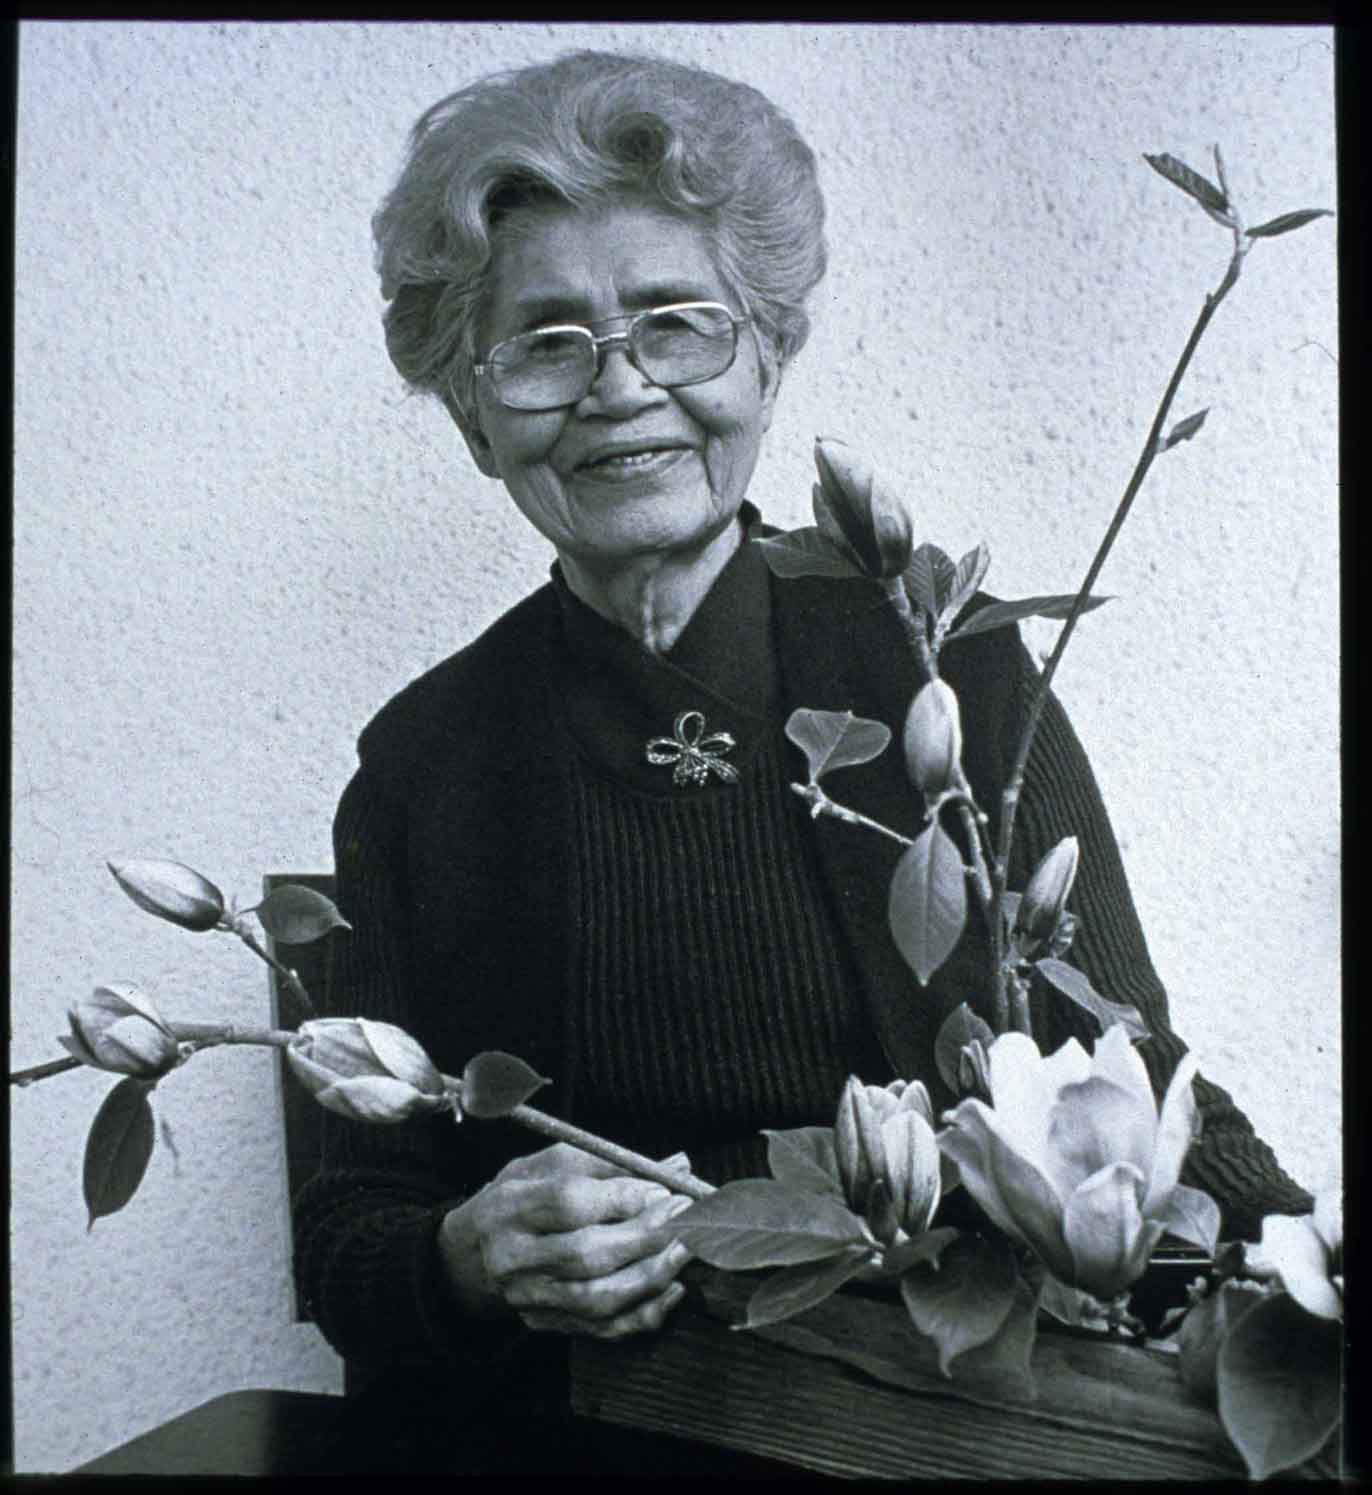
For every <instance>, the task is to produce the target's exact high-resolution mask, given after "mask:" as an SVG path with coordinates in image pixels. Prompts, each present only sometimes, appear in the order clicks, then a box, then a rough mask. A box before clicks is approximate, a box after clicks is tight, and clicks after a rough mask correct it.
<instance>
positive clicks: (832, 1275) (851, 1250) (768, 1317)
mask: <svg viewBox="0 0 1372 1495" xmlns="http://www.w3.org/2000/svg"><path fill="white" fill-rule="evenodd" d="M874 1258H875V1253H874V1252H873V1251H872V1250H871V1249H870V1248H869V1249H867V1250H863V1249H861V1248H859V1247H857V1246H849V1247H845V1248H844V1250H843V1251H842V1252H841V1253H840V1254H839V1255H837V1256H834V1257H831V1258H830V1259H829V1260H828V1261H805V1262H800V1263H798V1264H797V1265H796V1266H793V1267H783V1268H782V1269H781V1270H780V1271H779V1272H774V1273H773V1274H772V1275H771V1276H770V1277H768V1279H767V1280H766V1282H764V1283H763V1284H762V1285H761V1286H760V1287H759V1288H758V1290H757V1291H756V1292H755V1293H754V1294H753V1296H752V1297H751V1298H749V1299H748V1317H747V1319H746V1320H745V1321H744V1322H743V1323H741V1324H735V1325H734V1328H735V1329H758V1328H761V1327H762V1325H764V1324H779V1323H780V1322H781V1321H782V1320H783V1319H789V1318H794V1317H795V1316H796V1314H798V1313H804V1312H805V1310H806V1309H807V1308H813V1307H814V1306H815V1304H816V1303H822V1302H823V1301H824V1300H825V1298H828V1297H831V1296H832V1295H833V1294H834V1293H836V1292H837V1291H838V1290H839V1288H841V1287H842V1286H843V1284H844V1283H845V1282H848V1281H850V1280H851V1279H852V1278H854V1277H856V1276H857V1274H858V1273H859V1272H860V1271H862V1269H863V1268H864V1267H865V1266H868V1265H869V1264H870V1263H871V1262H872V1261H873V1260H874Z"/></svg>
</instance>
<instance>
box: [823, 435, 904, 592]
mask: <svg viewBox="0 0 1372 1495" xmlns="http://www.w3.org/2000/svg"><path fill="white" fill-rule="evenodd" d="M815 466H816V468H817V469H818V470H819V482H818V483H817V484H816V485H815V489H814V506H815V521H816V523H817V524H818V525H819V527H820V530H821V531H822V532H823V533H824V534H825V535H827V536H828V537H829V539H831V540H834V541H836V542H837V543H838V544H839V545H841V546H843V547H844V548H845V549H846V550H848V551H849V552H850V553H851V554H852V555H853V557H854V559H855V560H856V561H857V563H858V565H859V566H861V568H862V570H863V571H864V572H865V573H866V575H868V576H870V577H872V578H873V579H874V580H877V581H880V580H883V579H885V578H889V577H893V576H899V575H900V573H901V572H902V571H904V570H905V568H906V567H907V566H908V565H909V564H910V555H911V551H912V549H913V546H914V531H913V528H912V526H911V523H910V513H909V510H908V509H907V508H906V507H905V505H904V504H903V503H902V502H901V501H900V500H899V499H898V498H897V497H896V496H895V494H893V493H892V492H891V491H890V489H889V488H888V487H887V486H886V485H885V484H884V483H882V482H879V481H878V480H877V478H876V476H875V474H874V473H873V472H872V469H871V468H870V467H868V466H867V464H866V463H865V462H864V461H862V459H861V458H860V457H858V456H856V455H855V454H854V453H853V451H852V450H851V449H850V448H849V447H848V446H846V445H845V444H844V443H843V442H841V441H831V440H830V441H826V440H824V439H823V438H821V439H819V440H817V441H816V442H815Z"/></svg>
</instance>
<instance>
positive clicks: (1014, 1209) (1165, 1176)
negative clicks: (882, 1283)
mask: <svg viewBox="0 0 1372 1495" xmlns="http://www.w3.org/2000/svg"><path fill="white" fill-rule="evenodd" d="M988 1060H989V1069H990V1077H989V1078H990V1090H991V1101H992V1104H991V1105H989V1106H988V1105H986V1104H984V1103H983V1102H982V1101H980V1100H975V1099H973V1100H964V1101H963V1102H962V1103H961V1104H960V1105H958V1106H957V1108H956V1109H955V1110H953V1111H950V1112H948V1113H947V1114H946V1116H945V1118H944V1119H945V1120H946V1121H948V1122H949V1123H950V1125H949V1128H948V1129H947V1130H946V1131H944V1132H941V1133H940V1134H939V1146H940V1147H941V1148H942V1149H943V1151H944V1152H945V1153H946V1154H947V1155H948V1156H949V1157H951V1158H952V1159H953V1160H954V1161H955V1162H956V1163H957V1165H958V1171H959V1173H960V1174H961V1177H962V1182H963V1183H964V1184H965V1185H966V1187H967V1188H968V1189H969V1190H970V1191H971V1193H972V1195H973V1197H974V1198H975V1199H976V1200H977V1202H978V1203H979V1204H980V1205H981V1207H982V1208H983V1209H984V1210H985V1211H986V1214H987V1215H988V1216H989V1217H990V1219H991V1221H992V1222H993V1223H994V1224H995V1225H997V1226H999V1227H1000V1229H1002V1230H1003V1231H1005V1232H1006V1234H1007V1235H1010V1236H1012V1237H1014V1238H1015V1239H1016V1240H1018V1241H1021V1242H1023V1244H1024V1245H1026V1246H1028V1247H1029V1248H1030V1250H1032V1251H1033V1252H1034V1253H1035V1255H1037V1256H1038V1257H1039V1259H1040V1260H1041V1261H1042V1262H1043V1264H1044V1265H1045V1266H1046V1267H1047V1268H1048V1270H1049V1271H1050V1272H1051V1273H1052V1274H1053V1275H1054V1276H1055V1277H1056V1278H1058V1280H1059V1281H1061V1282H1064V1283H1067V1284H1069V1285H1071V1286H1074V1287H1077V1288H1080V1289H1082V1290H1083V1291H1085V1292H1087V1293H1090V1294H1092V1295H1093V1296H1094V1297H1096V1298H1100V1299H1103V1300H1106V1301H1108V1300H1111V1299H1113V1298H1117V1297H1118V1296H1119V1295H1120V1294H1121V1293H1123V1292H1124V1291H1125V1290H1126V1289H1128V1288H1129V1286H1130V1285H1131V1284H1132V1283H1133V1282H1135V1281H1136V1280H1137V1279H1138V1278H1139V1277H1140V1276H1141V1275H1142V1273H1143V1270H1144V1267H1145V1266H1146V1265H1147V1262H1148V1257H1149V1254H1150V1253H1151V1252H1152V1250H1153V1247H1154V1246H1155V1245H1156V1244H1157V1241H1158V1238H1159V1237H1160V1236H1161V1235H1162V1234H1163V1232H1164V1231H1171V1232H1172V1233H1173V1234H1174V1235H1177V1236H1180V1237H1181V1238H1182V1239H1184V1240H1187V1241H1191V1242H1193V1243H1195V1244H1197V1245H1200V1246H1203V1247H1204V1248H1205V1249H1207V1250H1213V1248H1214V1244H1215V1238H1216V1235H1217V1234H1218V1231H1219V1210H1218V1209H1217V1208H1216V1206H1215V1202H1214V1200H1212V1199H1211V1198H1210V1197H1209V1195H1207V1194H1203V1193H1201V1192H1200V1190H1198V1189H1191V1188H1187V1187H1186V1186H1185V1185H1183V1184H1181V1183H1179V1182H1178V1181H1177V1180H1178V1176H1179V1174H1180V1172H1181V1165H1182V1160H1183V1158H1184V1157H1185V1156H1186V1150H1187V1148H1188V1147H1189V1146H1190V1143H1191V1138H1192V1136H1193V1129H1194V1126H1195V1119H1196V1106H1195V1099H1194V1097H1193V1096H1192V1093H1191V1081H1192V1078H1193V1077H1194V1075H1195V1073H1196V1061H1195V1059H1194V1058H1193V1057H1192V1056H1191V1055H1187V1056H1186V1057H1185V1058H1184V1059H1183V1060H1182V1062H1181V1064H1180V1065H1178V1067H1177V1072H1176V1074H1175V1075H1174V1076H1173V1077H1172V1083H1171V1084H1170V1085H1169V1086H1168V1089H1167V1095H1166V1098H1165V1099H1164V1101H1163V1104H1162V1112H1161V1115H1159V1113H1158V1109H1157V1105H1156V1103H1155V1101H1154V1098H1153V1091H1152V1087H1151V1086H1150V1084H1149V1081H1148V1072H1147V1070H1146V1069H1145V1068H1144V1065H1143V1060H1142V1059H1141V1058H1140V1057H1139V1055H1138V1053H1137V1052H1136V1051H1135V1049H1134V1048H1133V1046H1132V1045H1131V1043H1130V1042H1129V1038H1128V1036H1127V1034H1126V1033H1125V1031H1124V1029H1123V1028H1122V1027H1120V1026H1118V1025H1116V1026H1114V1027H1112V1028H1110V1029H1109V1031H1108V1032H1107V1033H1106V1034H1105V1035H1104V1037H1103V1038H1101V1039H1099V1040H1098V1041H1097V1043H1096V1048H1095V1054H1094V1055H1093V1056H1092V1055H1088V1054H1087V1053H1086V1051H1085V1049H1083V1048H1082V1047H1081V1045H1080V1044H1079V1043H1077V1041H1076V1040H1075V1039H1069V1040H1068V1042H1067V1043H1065V1044H1064V1045H1063V1046H1062V1048H1060V1049H1059V1050H1058V1051H1057V1052H1056V1053H1055V1054H1050V1055H1049V1056H1048V1057H1047V1058H1044V1057H1043V1056H1042V1055H1040V1053H1039V1051H1038V1049H1037V1047H1036V1046H1035V1044H1034V1041H1033V1040H1032V1039H1031V1038H1028V1037H1026V1036H1025V1035H1024V1034H1022V1033H1006V1034H1003V1035H1002V1036H1001V1037H999V1038H997V1039H996V1040H995V1041H994V1042H993V1043H992V1044H991V1045H990V1048H989V1051H988Z"/></svg>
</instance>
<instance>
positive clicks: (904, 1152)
mask: <svg viewBox="0 0 1372 1495" xmlns="http://www.w3.org/2000/svg"><path fill="white" fill-rule="evenodd" d="M881 1143H882V1171H881V1177H882V1180H883V1181H884V1183H885V1185H886V1190H887V1193H888V1195H889V1197H890V1200H891V1204H892V1207H893V1209H894V1211H895V1217H896V1223H897V1224H898V1225H899V1226H900V1228H901V1229H902V1230H903V1231H904V1232H905V1233H906V1235H910V1236H915V1235H923V1234H924V1232H925V1231H926V1230H928V1228H929V1222H930V1221H931V1220H932V1219H933V1218H934V1211H935V1210H936V1209H937V1208H938V1202H939V1193H940V1187H941V1184H940V1175H941V1166H940V1162H939V1148H938V1143H937V1141H935V1139H934V1129H933V1127H931V1126H930V1125H929V1123H928V1122H927V1121H926V1120H925V1119H924V1117H923V1116H921V1115H920V1114H919V1113H918V1111H914V1110H902V1111H900V1112H898V1113H897V1114H896V1115H895V1116H891V1117H888V1118H887V1120H886V1121H884V1122H883V1123H882V1127H881Z"/></svg>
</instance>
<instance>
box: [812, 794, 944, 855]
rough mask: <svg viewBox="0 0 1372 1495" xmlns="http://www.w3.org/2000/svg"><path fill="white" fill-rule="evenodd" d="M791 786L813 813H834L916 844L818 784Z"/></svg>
mask: <svg viewBox="0 0 1372 1495" xmlns="http://www.w3.org/2000/svg"><path fill="white" fill-rule="evenodd" d="M791 788H792V789H793V790H794V791H795V792H796V793H797V794H798V795H800V797H801V799H803V800H804V801H805V803H806V804H807V805H809V806H810V813H811V814H812V815H832V816H833V817H834V819H835V820H842V821H844V822H846V823H847V824H848V825H862V826H866V827H867V829H868V830H869V831H878V832H880V834H881V835H883V836H886V837H888V838H889V839H890V840H892V841H896V842H899V844H900V845H901V846H913V845H914V844H915V843H914V842H913V841H912V840H911V839H910V838H909V836H903V835H901V833H900V832H899V831H893V830H892V829H891V827H890V826H889V825H883V824H882V823H881V821H879V820H872V819H870V818H869V817H868V816H866V815H863V814H862V813H861V812H860V811H858V810H850V809H849V808H848V806H847V805H841V804H839V802H838V801H837V800H834V799H830V798H829V796H828V795H827V794H826V793H825V792H824V790H823V789H821V788H820V787H819V785H818V784H792V785H791Z"/></svg>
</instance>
